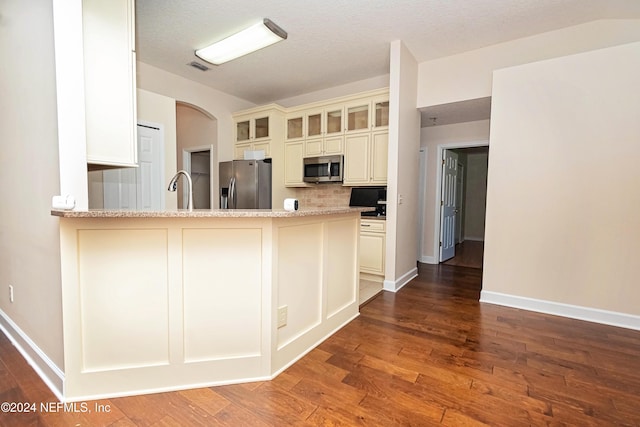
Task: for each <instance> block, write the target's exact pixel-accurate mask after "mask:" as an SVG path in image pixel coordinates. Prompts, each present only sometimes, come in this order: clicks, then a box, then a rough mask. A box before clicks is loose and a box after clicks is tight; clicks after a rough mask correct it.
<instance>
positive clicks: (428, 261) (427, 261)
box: [419, 255, 440, 264]
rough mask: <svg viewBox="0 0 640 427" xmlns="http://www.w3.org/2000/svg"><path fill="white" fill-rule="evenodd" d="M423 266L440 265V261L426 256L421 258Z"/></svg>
mask: <svg viewBox="0 0 640 427" xmlns="http://www.w3.org/2000/svg"><path fill="white" fill-rule="evenodd" d="M419 261H420V262H421V263H422V264H440V260H439V259H438V258H437V257H434V256H425V255H423V256H422V257H420V260H419Z"/></svg>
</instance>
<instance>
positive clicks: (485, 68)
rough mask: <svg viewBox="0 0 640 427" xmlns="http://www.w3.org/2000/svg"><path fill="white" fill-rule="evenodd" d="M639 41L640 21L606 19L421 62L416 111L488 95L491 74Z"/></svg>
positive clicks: (489, 93)
mask: <svg viewBox="0 0 640 427" xmlns="http://www.w3.org/2000/svg"><path fill="white" fill-rule="evenodd" d="M638 40H640V20H637V19H635V20H634V19H610V20H599V21H593V22H589V23H586V24H582V25H576V26H573V27H568V28H563V29H560V30H556V31H550V32H547V33H542V34H538V35H535V36H531V37H525V38H521V39H517V40H513V41H509V42H506V43H500V44H496V45H492V46H488V47H485V48H482V49H477V50H473V51H470V52H465V53H461V54H458V55H453V56H448V57H445V58H441V59H436V60H433V61H426V62H422V63H420V65H419V75H418V102H417V106H418V108H422V107H427V106H431V105H440V104H448V103H451V102H457V101H465V100H469V99H476V98H484V97H487V96H491V80H492V72H493V70H496V69H499V68H504V67H509V66H513V65H520V64H526V63H529V62H533V61H539V60H542V59H548V58H554V57H561V56H565V55H570V54H573V53H578V52H585V51H589V50H593V49H599V48H603V47H608V46H615V45H619V44H623V43H629V42H633V41H638Z"/></svg>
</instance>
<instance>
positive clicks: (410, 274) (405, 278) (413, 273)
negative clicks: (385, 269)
mask: <svg viewBox="0 0 640 427" xmlns="http://www.w3.org/2000/svg"><path fill="white" fill-rule="evenodd" d="M415 277H418V268H417V267H414V268H412V269H411V270H409V271H407V272H406V273H404V274H403V275H402V276H400V277H399V278H398V279H396V280H385V281H384V282H383V284H382V289H384V290H385V291H390V292H398V291H399V290H400V289H402V287H403V286H404V285H406V284H407V283H409V282H410V281H411V280H412V279H414V278H415Z"/></svg>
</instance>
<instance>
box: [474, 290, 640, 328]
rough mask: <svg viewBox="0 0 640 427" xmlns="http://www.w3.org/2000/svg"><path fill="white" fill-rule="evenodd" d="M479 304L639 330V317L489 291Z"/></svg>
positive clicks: (481, 296) (481, 294)
mask: <svg viewBox="0 0 640 427" xmlns="http://www.w3.org/2000/svg"><path fill="white" fill-rule="evenodd" d="M480 302H484V303H489V304H496V305H503V306H506V307H512V308H521V309H523V310H529V311H535V312H538V313H545V314H552V315H555V316H562V317H568V318H571V319H578V320H586V321H587V322H594V323H601V324H604V325H610V326H617V327H620V328H627V329H634V330H640V316H635V315H632V314H626V313H619V312H615V311H608V310H601V309H597V308H590V307H581V306H577V305H571V304H564V303H559V302H553V301H545V300H539V299H534V298H527V297H520V296H516V295H508V294H502V293H499V292H491V291H482V292H481V293H480Z"/></svg>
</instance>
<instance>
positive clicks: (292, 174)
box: [284, 141, 307, 187]
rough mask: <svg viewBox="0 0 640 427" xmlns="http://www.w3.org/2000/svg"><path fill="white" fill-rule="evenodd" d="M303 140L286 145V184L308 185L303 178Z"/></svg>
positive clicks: (293, 185) (294, 185)
mask: <svg viewBox="0 0 640 427" xmlns="http://www.w3.org/2000/svg"><path fill="white" fill-rule="evenodd" d="M303 158H304V147H303V142H302V141H298V142H288V143H286V144H285V145H284V164H285V169H284V184H285V185H286V186H287V187H306V186H307V184H306V183H305V182H304V180H303V166H302V159H303Z"/></svg>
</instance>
